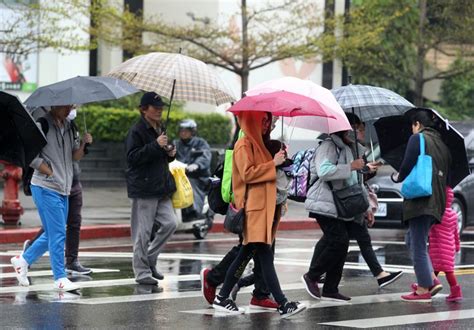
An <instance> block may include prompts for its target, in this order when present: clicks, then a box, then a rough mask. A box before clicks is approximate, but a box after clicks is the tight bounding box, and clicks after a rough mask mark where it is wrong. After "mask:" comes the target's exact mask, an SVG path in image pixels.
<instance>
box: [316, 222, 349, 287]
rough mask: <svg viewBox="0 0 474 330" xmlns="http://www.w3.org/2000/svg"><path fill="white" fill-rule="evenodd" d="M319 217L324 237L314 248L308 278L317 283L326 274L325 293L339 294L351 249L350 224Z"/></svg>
mask: <svg viewBox="0 0 474 330" xmlns="http://www.w3.org/2000/svg"><path fill="white" fill-rule="evenodd" d="M317 217H318V218H317V221H318V223H319V226H320V227H321V230H322V231H323V237H321V239H320V240H319V242H318V243H317V244H316V246H315V247H314V253H313V257H312V259H311V264H310V267H309V271H308V277H309V278H310V279H311V280H313V281H317V280H318V279H319V277H320V276H321V275H322V274H324V273H326V279H325V281H324V286H323V292H324V293H337V292H339V290H338V286H339V283H340V282H341V278H342V271H343V268H344V262H345V261H346V256H347V249H348V248H349V232H348V222H346V221H343V220H339V219H334V218H328V217H324V216H320V215H318V216H317Z"/></svg>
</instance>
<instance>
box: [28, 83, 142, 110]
mask: <svg viewBox="0 0 474 330" xmlns="http://www.w3.org/2000/svg"><path fill="white" fill-rule="evenodd" d="M137 92H139V90H138V89H136V88H135V87H133V86H132V85H130V84H129V83H128V82H126V81H124V80H120V79H117V78H112V77H82V76H78V77H75V78H71V79H67V80H63V81H60V82H57V83H54V84H51V85H47V86H43V87H40V88H38V89H37V90H36V91H35V92H34V93H33V94H31V96H30V97H29V98H28V99H27V100H26V101H25V104H26V105H27V106H28V107H41V106H54V105H70V104H85V103H91V102H99V101H106V100H115V99H119V98H121V97H124V96H127V95H130V94H134V93H137Z"/></svg>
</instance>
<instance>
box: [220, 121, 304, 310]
mask: <svg viewBox="0 0 474 330" xmlns="http://www.w3.org/2000/svg"><path fill="white" fill-rule="evenodd" d="M238 120H239V125H240V127H241V129H242V131H243V132H244V133H245V136H244V137H243V138H241V139H240V140H239V141H238V142H237V143H236V144H235V147H234V156H233V164H232V190H233V193H234V200H235V206H236V208H238V209H239V208H244V207H245V226H244V232H243V237H244V241H243V246H242V248H241V249H240V252H239V255H238V256H237V258H236V259H235V260H234V262H233V263H232V265H231V266H230V267H229V269H228V271H227V274H226V279H225V281H224V284H223V286H222V288H221V290H220V292H219V294H218V295H217V296H216V298H215V299H214V303H213V304H212V306H213V307H214V308H215V309H216V310H221V311H225V312H228V313H234V314H239V313H243V309H239V308H238V307H237V306H236V304H235V302H234V301H233V300H231V299H230V298H229V294H230V292H231V290H232V288H233V287H234V285H235V284H236V283H237V281H238V280H239V278H240V277H241V276H242V273H243V271H244V270H245V267H246V266H247V264H248V262H249V261H250V259H252V258H256V259H258V261H259V263H260V265H261V269H262V273H263V277H264V279H265V283H266V284H267V286H268V289H269V290H270V292H271V294H272V295H273V297H274V298H275V300H276V301H277V303H278V304H279V307H278V311H279V313H280V315H281V316H282V317H288V316H291V315H293V314H296V313H298V312H300V311H302V310H304V309H305V308H306V307H305V306H304V305H303V304H300V303H299V302H289V301H288V300H287V299H286V297H285V295H284V294H283V292H282V291H281V288H280V283H279V281H278V277H277V274H276V272H275V266H274V265H273V252H272V249H271V245H272V243H273V240H274V238H275V233H276V229H277V226H278V220H276V221H275V219H278V218H279V217H277V216H276V214H275V205H276V166H278V165H280V164H282V163H283V162H284V161H285V152H284V151H283V150H281V151H280V152H278V153H277V154H276V155H275V157H274V158H273V159H272V157H271V155H270V152H269V151H268V150H267V148H266V147H265V144H264V142H263V138H262V136H264V135H265V134H266V133H268V132H269V130H270V126H271V121H272V119H271V114H270V113H264V112H241V113H240V114H239V115H238Z"/></svg>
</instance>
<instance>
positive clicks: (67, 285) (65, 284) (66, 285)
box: [54, 277, 79, 291]
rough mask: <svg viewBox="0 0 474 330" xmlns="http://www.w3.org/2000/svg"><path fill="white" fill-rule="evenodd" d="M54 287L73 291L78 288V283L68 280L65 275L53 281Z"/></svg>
mask: <svg viewBox="0 0 474 330" xmlns="http://www.w3.org/2000/svg"><path fill="white" fill-rule="evenodd" d="M54 287H55V288H56V289H57V290H60V291H74V290H77V289H79V285H77V284H75V283H74V282H71V281H69V279H68V278H67V277H63V278H60V279H59V280H56V281H54Z"/></svg>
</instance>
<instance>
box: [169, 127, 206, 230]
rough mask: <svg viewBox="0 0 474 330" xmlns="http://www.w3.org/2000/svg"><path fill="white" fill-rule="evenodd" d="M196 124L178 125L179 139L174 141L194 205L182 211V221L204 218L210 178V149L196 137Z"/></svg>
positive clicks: (204, 141)
mask: <svg viewBox="0 0 474 330" xmlns="http://www.w3.org/2000/svg"><path fill="white" fill-rule="evenodd" d="M196 133H197V124H196V122H195V121H194V120H193V119H185V120H182V121H181V122H180V123H179V139H178V140H176V141H174V145H175V146H176V159H177V160H178V161H180V162H182V163H185V164H187V166H186V175H187V176H188V178H189V181H190V182H191V186H192V187H193V194H194V204H193V205H192V206H190V207H188V208H186V209H183V210H182V215H183V221H190V220H194V219H200V218H204V217H205V215H203V214H202V210H203V206H204V199H205V197H206V195H207V192H208V189H209V177H210V176H211V172H210V168H211V148H210V147H209V144H208V143H207V141H206V140H204V139H203V138H200V137H197V136H196Z"/></svg>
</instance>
